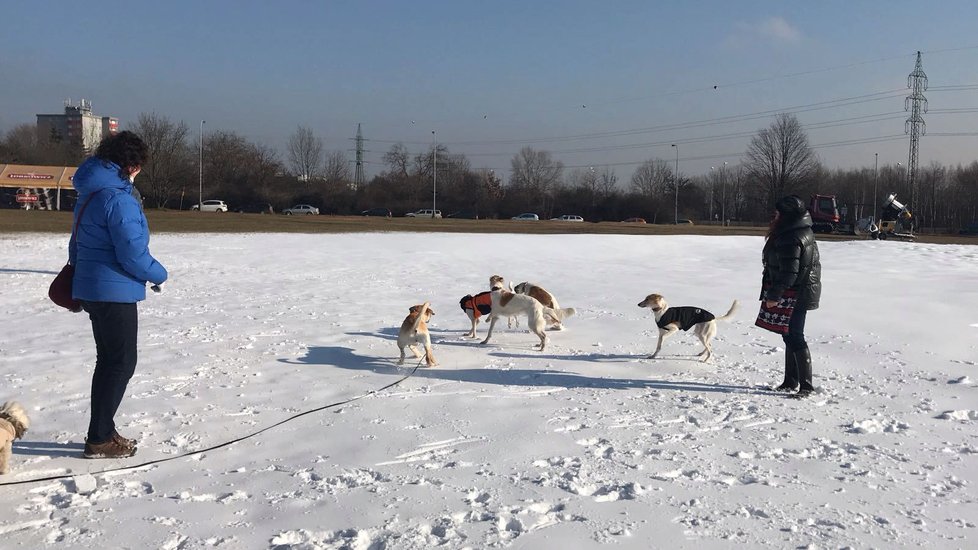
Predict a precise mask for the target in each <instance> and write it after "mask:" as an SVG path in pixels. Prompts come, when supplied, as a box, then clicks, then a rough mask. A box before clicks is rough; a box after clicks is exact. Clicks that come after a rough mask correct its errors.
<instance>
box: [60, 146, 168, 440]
mask: <svg viewBox="0 0 978 550" xmlns="http://www.w3.org/2000/svg"><path fill="white" fill-rule="evenodd" d="M148 157H149V153H148V148H147V147H146V144H145V143H144V142H143V140H142V139H140V137H139V136H137V135H136V134H134V133H132V132H120V133H118V134H115V135H112V136H109V137H107V138H105V139H103V140H102V142H101V143H100V144H99V146H98V149H97V150H96V151H95V155H94V156H92V157H89V158H88V159H87V160H85V162H84V163H82V165H81V166H79V167H78V170H77V171H76V172H75V176H74V178H73V180H72V184H73V185H74V187H75V190H76V191H78V201H77V204H76V205H75V222H76V225H77V230H76V232H75V238H74V239H72V241H71V242H70V243H69V247H68V256H69V261H70V262H71V263H72V265H74V266H75V277H74V279H73V281H72V295H73V296H74V298H75V299H76V300H79V301H80V302H81V304H82V309H84V310H85V311H86V312H87V313H88V316H89V318H90V319H91V320H92V332H93V334H94V336H95V348H96V362H95V372H94V374H93V375H92V397H91V419H90V421H89V425H88V435H87V437H86V440H85V451H84V456H85V458H124V457H129V456H132V455H134V454H136V442H135V441H133V440H131V439H127V438H125V437H123V436H121V435H119V432H117V431H116V429H115V420H114V418H115V414H116V411H117V410H118V409H119V404H120V403H121V402H122V398H123V397H124V395H125V393H126V387H127V386H128V385H129V379H130V378H132V375H133V373H134V372H135V370H136V334H137V326H138V322H137V313H136V302H139V301H142V300H145V299H146V283H147V282H148V283H152V284H154V285H160V284H162V283H163V282H164V281H166V279H167V272H166V269H165V268H164V267H163V265H161V264H160V263H159V262H158V261H156V258H154V257H153V256H152V255H151V254H150V252H149V226H148V224H147V223H146V216H144V215H143V211H142V206H141V205H140V203H139V201H137V200H136V199H135V198H134V196H133V180H135V178H136V174H138V173H139V170H140V169H141V167H142V165H143V164H144V163H145V162H146V160H147V159H148Z"/></svg>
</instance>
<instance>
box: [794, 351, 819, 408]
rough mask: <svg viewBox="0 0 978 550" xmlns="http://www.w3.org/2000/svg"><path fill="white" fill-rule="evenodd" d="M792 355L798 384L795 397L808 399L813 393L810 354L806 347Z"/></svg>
mask: <svg viewBox="0 0 978 550" xmlns="http://www.w3.org/2000/svg"><path fill="white" fill-rule="evenodd" d="M794 355H795V364H796V365H798V380H799V382H800V386H799V387H798V393H796V394H795V395H796V396H798V397H808V396H809V395H811V394H813V393H815V386H813V385H812V353H811V351H809V349H808V348H807V347H806V348H804V349H799V350H795V353H794Z"/></svg>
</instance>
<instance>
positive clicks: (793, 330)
mask: <svg viewBox="0 0 978 550" xmlns="http://www.w3.org/2000/svg"><path fill="white" fill-rule="evenodd" d="M807 315H808V310H807V309H804V308H797V307H796V308H795V309H794V311H792V312H791V319H789V320H788V334H785V335H783V336H781V338H782V339H783V340H784V345H785V347H787V348H788V349H790V350H803V349H807V348H808V342H805V317H806V316H807Z"/></svg>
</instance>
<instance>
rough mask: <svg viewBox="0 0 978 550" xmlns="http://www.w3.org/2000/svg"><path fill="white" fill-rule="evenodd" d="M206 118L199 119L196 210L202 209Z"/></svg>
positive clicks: (200, 210)
mask: <svg viewBox="0 0 978 550" xmlns="http://www.w3.org/2000/svg"><path fill="white" fill-rule="evenodd" d="M205 122H207V121H206V120H201V121H200V149H199V153H200V154H199V157H198V159H197V163H198V165H199V166H198V168H199V169H200V172H199V174H200V179H199V180H198V182H197V211H198V212H203V211H204V123H205Z"/></svg>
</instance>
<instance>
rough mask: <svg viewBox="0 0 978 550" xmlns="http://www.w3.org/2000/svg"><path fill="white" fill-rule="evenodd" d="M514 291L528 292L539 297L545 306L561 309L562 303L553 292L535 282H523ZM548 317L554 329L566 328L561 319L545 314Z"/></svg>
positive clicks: (527, 293) (539, 300)
mask: <svg viewBox="0 0 978 550" xmlns="http://www.w3.org/2000/svg"><path fill="white" fill-rule="evenodd" d="M513 292H515V293H517V294H526V295H527V296H532V297H534V298H536V299H537V301H538V302H540V303H541V304H543V305H544V307H549V308H550V309H553V310H559V309H560V304H558V303H557V298H554V297H553V294H550V293H549V292H547V291H546V290H545V289H544V288H543V287H542V286H540V285H538V284H534V283H527V282H522V283H520V284H518V285H516V287H515V288H514V289H513ZM545 317H546V318H547V323H548V324H549V325H550V328H551V329H553V330H564V325H562V324H561V322H560V319H557V318H556V317H552V316H550V315H545Z"/></svg>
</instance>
